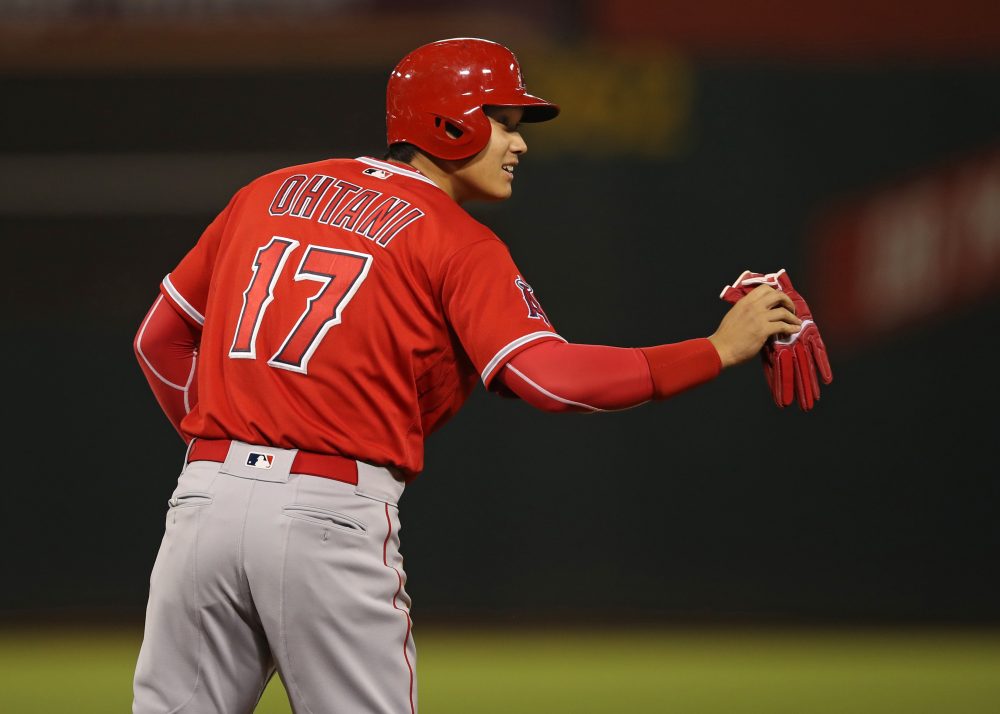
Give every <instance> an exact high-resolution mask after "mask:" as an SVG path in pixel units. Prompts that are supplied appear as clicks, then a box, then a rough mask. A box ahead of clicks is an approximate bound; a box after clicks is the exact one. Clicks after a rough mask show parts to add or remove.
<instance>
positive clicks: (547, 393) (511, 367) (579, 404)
mask: <svg viewBox="0 0 1000 714" xmlns="http://www.w3.org/2000/svg"><path fill="white" fill-rule="evenodd" d="M504 366H505V367H506V368H507V369H509V370H510V371H511V372H513V373H514V374H516V375H517V376H518V377H520V378H521V379H523V380H524V381H525V382H527V383H528V384H530V385H531V386H532V387H534V388H535V389H537V390H538V391H539V392H541V393H542V394H544V395H545V396H546V397H548V398H549V399H553V400H555V401H557V402H559V403H560V404H568V405H569V406H571V407H583V408H584V409H586V410H587V411H591V412H603V411H604V410H603V409H598V408H597V407H593V406H591V405H589V404H584V403H583V402H574V401H573V400H571V399H564V398H562V397H560V396H559V395H557V394H553V393H552V392H550V391H549V390H547V389H545V387H543V386H541V385H540V384H538V383H536V382H534V381H533V380H531V379H529V378H528V376H527V375H526V374H525V373H524V372H522V371H521V370H519V369H518V368H517V367H515V366H514V365H512V364H510V363H509V362H508V363H507V364H506V365H504Z"/></svg>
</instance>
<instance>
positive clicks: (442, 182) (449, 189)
mask: <svg viewBox="0 0 1000 714" xmlns="http://www.w3.org/2000/svg"><path fill="white" fill-rule="evenodd" d="M407 163H408V164H409V166H411V167H413V168H414V169H416V170H417V171H419V172H420V173H422V174H423V175H424V176H426V177H427V178H429V179H430V180H431V181H433V182H434V184H435V185H436V186H437V187H438V188H440V189H441V190H442V191H444V192H445V193H446V194H448V195H449V196H450V197H451V199H452V200H453V201H455V202H456V203H462V201H460V200H459V199H458V197H457V191H456V188H457V187H456V185H455V181H454V180H453V179H452V176H451V174H450V173H449V172H448V171H447V170H446V169H444V168H442V167H441V166H439V165H438V164H437V162H435V161H434V160H433V159H431V158H430V157H429V156H425V155H424V154H421V153H417V154H416V155H415V156H414V157H413V158H412V159H410V160H409V162H407Z"/></svg>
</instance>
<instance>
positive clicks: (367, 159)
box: [355, 156, 441, 190]
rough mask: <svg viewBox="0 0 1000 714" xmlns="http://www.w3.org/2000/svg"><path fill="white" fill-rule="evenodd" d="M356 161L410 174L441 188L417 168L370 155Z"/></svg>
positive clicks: (396, 172)
mask: <svg viewBox="0 0 1000 714" xmlns="http://www.w3.org/2000/svg"><path fill="white" fill-rule="evenodd" d="M355 160H356V161H360V162H361V163H363V164H368V165H369V166H374V167H375V168H377V169H382V170H383V171H389V172H390V173H394V174H400V175H402V176H409V177H410V178H413V179H416V180H417V181H423V182H424V183H429V184H430V185H431V186H433V187H434V188H436V189H438V190H441V187H440V186H438V185H437V184H436V183H434V182H433V181H431V180H430V179H429V178H427V177H426V176H424V175H423V174H422V173H420V172H419V171H417V170H416V169H415V168H413V167H410V168H405V169H404V168H403V167H402V166H401V165H400V164H390V163H387V162H385V161H379V160H378V159H373V158H372V157H370V156H359V157H358V158H357V159H355Z"/></svg>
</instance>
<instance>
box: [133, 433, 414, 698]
mask: <svg viewBox="0 0 1000 714" xmlns="http://www.w3.org/2000/svg"><path fill="white" fill-rule="evenodd" d="M250 449H258V450H264V451H266V452H267V453H269V454H272V455H273V456H274V461H273V464H272V465H271V466H270V467H268V468H266V469H262V468H255V467H252V466H248V465H246V464H247V451H248V450H250ZM294 455H295V452H294V451H285V450H281V449H273V448H270V447H252V446H250V445H247V444H242V443H241V442H233V445H232V446H231V447H230V449H229V455H228V456H227V458H226V461H225V463H216V462H212V461H194V462H191V463H188V464H186V466H185V468H184V470H183V471H182V473H181V475H180V478H179V479H178V482H177V488H176V489H175V490H174V492H173V495H172V496H171V498H170V501H169V509H168V511H167V518H166V529H165V532H164V535H163V541H162V543H161V545H160V550H159V553H158V554H157V556H156V561H155V563H154V565H153V570H152V574H151V576H150V583H149V601H148V604H147V607H146V623H145V631H144V635H143V641H142V647H141V650H140V652H139V657H138V662H137V664H136V670H135V681H134V689H133V691H134V700H133V706H132V711H133V713H134V714H166V713H167V712H170V713H179V712H184V714H210V713H211V714H242V713H243V712H252V711H253V710H254V708H255V707H256V705H257V702H258V700H259V698H260V696H261V694H262V693H263V691H264V688H265V686H267V683H268V681H269V680H270V678H271V676H272V675H273V674H274V672H275V671H277V672H278V674H279V676H280V677H281V680H282V682H283V683H284V685H285V689H286V690H287V692H288V696H289V700H290V703H291V706H292V710H293V711H294V712H295V714H416V711H417V690H416V670H415V665H416V651H415V648H414V644H413V635H412V632H411V628H410V615H409V610H410V598H409V596H408V595H407V594H406V590H405V588H404V585H405V582H406V575H405V574H404V572H403V558H402V556H401V555H400V552H399V527H400V526H399V510H398V502H399V497H400V495H401V494H402V491H403V484H402V483H401V482H399V481H397V480H396V479H395V478H393V476H392V475H391V474H390V472H389V471H388V470H386V469H383V468H377V467H374V466H371V465H368V464H364V463H361V462H358V484H357V485H356V486H355V485H353V484H348V483H343V482H340V481H334V480H331V479H326V478H320V477H317V476H307V475H300V474H294V473H290V469H291V463H292V459H293V457H294Z"/></svg>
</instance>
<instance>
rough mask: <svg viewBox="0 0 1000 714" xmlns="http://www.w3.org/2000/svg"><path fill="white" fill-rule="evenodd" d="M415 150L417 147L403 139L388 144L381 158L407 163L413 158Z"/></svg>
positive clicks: (415, 153)
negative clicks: (387, 148) (390, 144)
mask: <svg viewBox="0 0 1000 714" xmlns="http://www.w3.org/2000/svg"><path fill="white" fill-rule="evenodd" d="M417 151H418V149H417V147H415V146H414V145H413V144H407V143H406V142H405V141H401V142H399V143H397V144H393V145H392V146H390V147H389V150H388V151H386V152H385V156H383V157H382V158H383V159H392V160H393V161H399V162H401V163H404V164H408V163H410V162H411V161H412V160H413V157H414V156H416V155H417Z"/></svg>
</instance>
